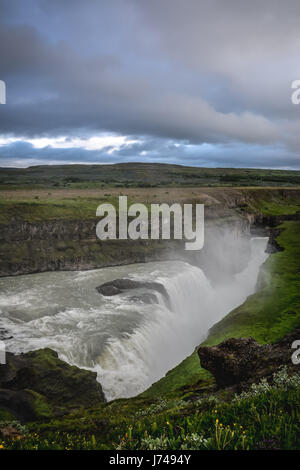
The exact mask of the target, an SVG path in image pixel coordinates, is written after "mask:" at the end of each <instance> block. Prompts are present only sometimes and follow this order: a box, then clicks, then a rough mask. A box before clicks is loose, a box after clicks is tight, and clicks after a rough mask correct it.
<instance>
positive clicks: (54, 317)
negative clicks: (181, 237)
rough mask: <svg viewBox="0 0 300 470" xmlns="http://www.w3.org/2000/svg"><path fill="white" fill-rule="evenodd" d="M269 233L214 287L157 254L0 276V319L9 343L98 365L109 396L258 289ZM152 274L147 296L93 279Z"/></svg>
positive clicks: (128, 392) (140, 383) (136, 381)
mask: <svg viewBox="0 0 300 470" xmlns="http://www.w3.org/2000/svg"><path fill="white" fill-rule="evenodd" d="M266 244H267V239H266V238H255V239H252V241H251V246H252V250H251V251H252V255H251V259H250V261H249V264H248V266H247V268H246V269H245V270H244V271H243V272H241V273H239V274H238V275H236V276H234V277H232V278H231V279H228V280H227V282H226V283H223V284H220V285H219V286H217V287H212V285H211V284H210V282H209V281H208V279H207V278H206V276H205V274H204V273H203V271H202V270H201V269H200V268H197V267H195V266H191V265H189V264H188V263H184V262H173V261H172V262H159V263H147V264H140V265H130V266H122V267H115V268H104V269H97V270H93V271H85V272H84V271H83V272H54V273H53V272H52V273H42V274H34V275H27V276H19V277H9V278H2V279H0V314H1V318H0V327H2V328H5V329H7V330H8V331H9V333H10V334H11V335H12V336H13V338H12V339H9V340H7V341H6V347H7V350H9V351H13V352H27V351H29V350H34V349H39V348H44V347H50V348H52V349H54V350H56V351H57V352H58V353H59V356H60V358H61V359H63V360H65V361H67V362H69V363H70V364H75V365H77V366H79V367H82V368H87V369H91V370H94V371H96V372H97V373H98V380H99V381H100V382H101V384H102V386H103V389H104V392H105V394H106V397H107V399H108V400H111V399H113V398H117V397H129V396H133V395H136V394H137V393H139V392H141V391H143V390H145V389H146V388H147V387H148V386H150V385H151V384H152V383H153V382H154V381H156V380H158V379H159V378H161V377H162V376H163V375H164V374H165V373H166V372H167V371H168V370H169V369H171V368H172V367H174V366H175V365H176V364H178V363H179V362H180V361H181V360H182V359H184V357H186V356H187V355H188V354H190V353H191V352H192V351H193V349H194V348H195V346H197V345H198V344H199V343H200V342H201V340H202V339H203V338H205V336H206V335H207V332H208V330H209V328H210V327H211V326H212V325H213V324H214V323H215V322H217V321H218V320H220V319H221V318H222V317H223V316H225V315H226V314H227V313H228V312H229V311H230V310H232V309H233V308H235V307H236V306H238V305H240V304H241V303H242V302H243V301H244V300H245V298H246V297H247V296H248V295H250V294H252V293H253V292H254V290H255V285H256V280H257V275H258V271H259V267H260V266H261V264H262V263H263V262H264V261H265V259H266V258H267V254H266V253H265V248H266ZM120 277H130V278H132V279H138V280H145V281H153V280H155V281H157V282H160V283H162V284H163V285H164V286H165V289H166V291H167V292H168V295H169V298H170V305H168V306H167V305H166V303H165V299H164V298H163V296H161V295H160V294H159V293H157V292H153V294H154V295H155V296H156V302H157V303H152V304H146V303H144V302H143V301H139V300H138V299H137V296H136V295H135V294H140V293H141V292H143V289H141V290H140V289H138V290H136V291H130V292H128V293H126V294H122V295H118V296H115V297H111V298H109V297H103V296H102V295H100V294H98V293H97V291H96V289H95V287H96V286H98V285H100V284H102V283H103V282H106V281H109V280H112V279H116V278H120Z"/></svg>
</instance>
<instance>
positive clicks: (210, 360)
mask: <svg viewBox="0 0 300 470" xmlns="http://www.w3.org/2000/svg"><path fill="white" fill-rule="evenodd" d="M299 338H300V329H299V328H298V329H296V330H294V331H293V332H292V333H291V334H289V335H287V336H285V337H284V338H283V339H282V340H281V341H279V342H278V343H275V344H264V345H259V344H258V343H257V342H256V341H255V340H254V339H253V338H230V339H227V340H225V341H223V342H222V343H220V344H218V345H217V346H201V347H200V348H199V349H198V355H199V358H200V363H201V366H202V367H203V368H204V369H207V370H208V371H209V372H211V374H212V375H213V376H214V377H215V379H216V382H217V385H218V387H220V388H224V387H225V388H226V387H234V388H236V389H237V390H240V389H243V388H247V387H249V385H250V384H251V383H257V382H259V381H260V380H261V379H262V378H263V377H264V378H267V379H271V377H272V375H273V373H274V372H275V371H277V370H278V369H279V368H280V367H281V366H282V365H286V366H287V367H288V368H289V369H290V370H294V371H296V372H298V369H299V366H298V365H293V363H292V359H291V358H292V354H293V353H294V352H295V349H293V348H292V344H293V342H294V341H295V340H299Z"/></svg>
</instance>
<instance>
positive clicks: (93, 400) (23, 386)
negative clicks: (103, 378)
mask: <svg viewBox="0 0 300 470" xmlns="http://www.w3.org/2000/svg"><path fill="white" fill-rule="evenodd" d="M96 376H97V374H96V373H94V372H90V371H87V370H83V369H79V368H78V367H76V366H70V365H69V364H67V363H66V362H64V361H61V360H60V359H59V358H58V354H57V353H56V352H55V351H52V350H51V349H48V348H46V349H39V350H37V351H32V352H29V353H26V354H19V355H14V354H12V353H7V355H6V364H2V365H0V408H2V409H5V410H7V411H9V412H10V413H11V414H12V415H14V416H15V417H16V418H17V419H19V420H20V421H21V422H27V421H35V420H38V419H45V418H51V417H53V416H61V415H64V414H66V413H68V412H70V411H73V410H75V409H78V408H82V407H86V408H88V407H92V406H94V405H98V404H99V403H103V402H104V401H105V397H104V394H103V391H102V387H101V385H100V384H99V382H97V380H96Z"/></svg>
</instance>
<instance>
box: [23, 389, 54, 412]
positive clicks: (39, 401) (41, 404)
mask: <svg viewBox="0 0 300 470" xmlns="http://www.w3.org/2000/svg"><path fill="white" fill-rule="evenodd" d="M26 392H28V393H30V395H31V396H32V398H33V407H34V411H35V413H36V416H37V417H38V419H47V418H51V417H52V416H53V410H52V407H51V406H50V404H49V403H48V401H47V399H46V398H45V397H44V396H43V395H41V394H40V393H38V392H35V391H34V390H28V389H26Z"/></svg>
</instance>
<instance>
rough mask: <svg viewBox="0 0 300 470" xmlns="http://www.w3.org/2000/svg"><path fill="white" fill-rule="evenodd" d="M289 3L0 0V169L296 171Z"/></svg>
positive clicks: (299, 55) (299, 160)
mask: <svg viewBox="0 0 300 470" xmlns="http://www.w3.org/2000/svg"><path fill="white" fill-rule="evenodd" d="M299 25H300V2H299V0H285V1H279V0H251V1H249V0H206V1H204V0H0V79H1V80H4V81H5V82H6V86H7V98H6V99H7V104H5V105H0V166H29V165H36V164H46V163H80V162H81V163H89V162H92V163H110V162H111V163H115V162H126V161H129V162H132V161H146V162H166V163H179V164H183V165H197V166H209V167H215V166H221V167H228V166H229V167H230V166H235V167H239V166H240V167H262V168H267V167H269V168H294V169H300V132H299V131H300V105H298V106H297V105H293V104H292V102H291V94H292V90H291V83H292V81H293V80H296V79H300V26H299Z"/></svg>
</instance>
